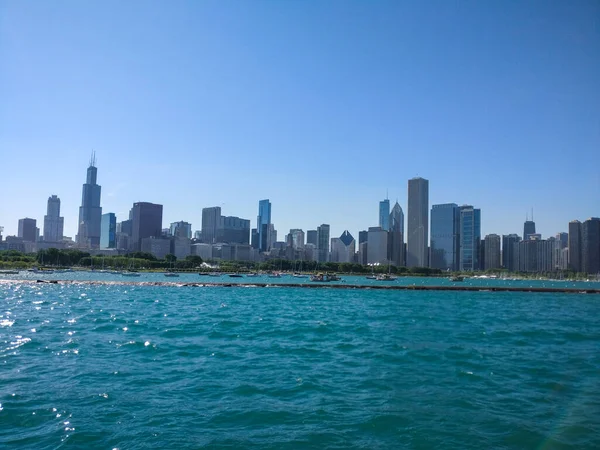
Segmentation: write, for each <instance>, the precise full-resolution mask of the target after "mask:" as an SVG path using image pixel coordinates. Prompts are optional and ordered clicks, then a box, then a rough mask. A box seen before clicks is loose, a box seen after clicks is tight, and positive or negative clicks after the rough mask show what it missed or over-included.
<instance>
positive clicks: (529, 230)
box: [523, 216, 535, 240]
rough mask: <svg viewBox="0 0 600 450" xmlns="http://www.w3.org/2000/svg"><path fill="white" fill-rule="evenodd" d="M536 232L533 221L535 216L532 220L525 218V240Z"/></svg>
mask: <svg viewBox="0 0 600 450" xmlns="http://www.w3.org/2000/svg"><path fill="white" fill-rule="evenodd" d="M532 234H535V222H534V221H533V216H532V217H531V220H525V223H524V224H523V240H527V239H529V236H530V235H532Z"/></svg>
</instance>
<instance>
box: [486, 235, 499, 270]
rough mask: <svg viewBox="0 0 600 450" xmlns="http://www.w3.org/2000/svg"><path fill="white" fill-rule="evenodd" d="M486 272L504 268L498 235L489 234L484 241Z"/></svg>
mask: <svg viewBox="0 0 600 450" xmlns="http://www.w3.org/2000/svg"><path fill="white" fill-rule="evenodd" d="M484 248H485V250H484V255H485V262H484V265H483V268H484V269H485V270H493V269H499V268H500V267H501V266H502V258H501V254H500V236H499V235H497V234H488V235H487V236H486V237H485V239H484Z"/></svg>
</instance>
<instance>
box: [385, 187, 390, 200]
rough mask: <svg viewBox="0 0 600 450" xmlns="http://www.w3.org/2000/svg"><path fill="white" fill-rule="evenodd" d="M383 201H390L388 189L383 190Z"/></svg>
mask: <svg viewBox="0 0 600 450" xmlns="http://www.w3.org/2000/svg"><path fill="white" fill-rule="evenodd" d="M385 199H386V200H389V199H390V196H389V189H388V188H386V189H385Z"/></svg>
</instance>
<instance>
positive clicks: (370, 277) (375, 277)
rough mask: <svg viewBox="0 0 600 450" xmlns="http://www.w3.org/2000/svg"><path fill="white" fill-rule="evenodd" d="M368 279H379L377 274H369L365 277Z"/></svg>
mask: <svg viewBox="0 0 600 450" xmlns="http://www.w3.org/2000/svg"><path fill="white" fill-rule="evenodd" d="M365 278H366V279H367V280H376V279H377V275H369V276H366V277H365Z"/></svg>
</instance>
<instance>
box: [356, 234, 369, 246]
mask: <svg viewBox="0 0 600 450" xmlns="http://www.w3.org/2000/svg"><path fill="white" fill-rule="evenodd" d="M368 240H369V232H368V231H367V230H363V231H359V232H358V245H360V244H362V243H363V242H367V241H368Z"/></svg>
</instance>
